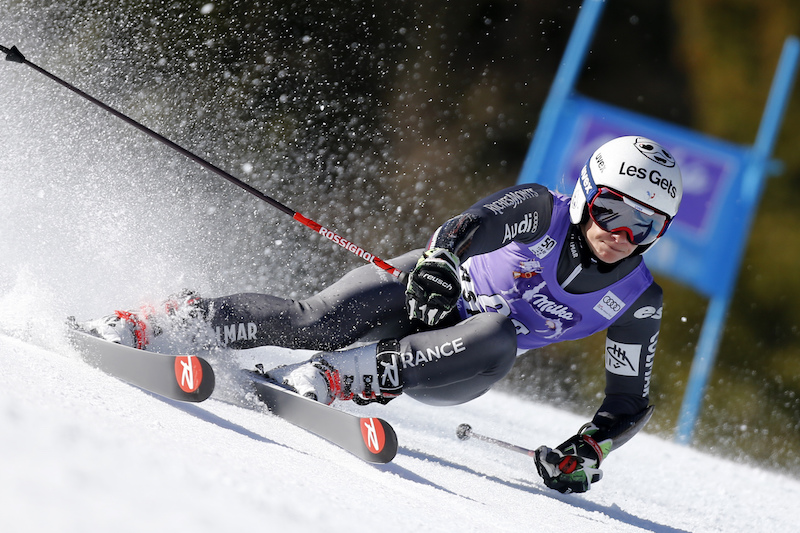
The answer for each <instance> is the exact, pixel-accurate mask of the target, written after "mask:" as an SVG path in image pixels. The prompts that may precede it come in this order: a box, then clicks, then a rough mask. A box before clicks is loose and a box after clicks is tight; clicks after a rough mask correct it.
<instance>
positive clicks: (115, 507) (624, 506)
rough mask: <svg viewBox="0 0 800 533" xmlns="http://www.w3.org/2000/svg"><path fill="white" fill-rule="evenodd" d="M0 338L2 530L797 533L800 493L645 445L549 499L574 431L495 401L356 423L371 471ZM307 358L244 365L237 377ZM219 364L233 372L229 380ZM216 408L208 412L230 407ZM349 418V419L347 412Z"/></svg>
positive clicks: (565, 418) (248, 420)
mask: <svg viewBox="0 0 800 533" xmlns="http://www.w3.org/2000/svg"><path fill="white" fill-rule="evenodd" d="M51 344H52V346H51V347H50V348H48V349H45V348H40V347H36V346H33V345H31V344H28V343H25V342H22V341H20V340H18V339H15V338H12V337H9V336H5V335H0V369H2V371H0V435H2V437H0V458H2V460H0V479H1V480H2V483H0V530H2V531H4V532H6V533H10V532H23V531H24V532H32V531H58V532H71V531H75V532H82V533H85V532H95V531H117V532H124V531H137V532H139V531H192V532H194V533H199V532H204V531H238V530H241V528H248V529H249V530H251V531H261V530H264V531H315V532H317V531H323V530H326V529H327V530H351V529H356V530H387V528H388V530H390V531H459V532H461V531H481V532H483V531H541V532H569V533H575V532H576V531H589V532H592V531H614V532H640V531H657V532H673V531H674V532H677V531H692V532H712V531H743V532H748V533H750V532H752V531H770V532H778V531H787V532H788V531H797V529H796V525H795V512H794V509H793V505H796V502H797V501H798V500H800V482H798V481H796V480H793V479H790V478H786V477H781V476H779V475H776V474H774V473H769V472H765V471H760V470H757V469H754V468H752V467H749V466H742V465H737V464H734V463H732V462H728V461H725V460H721V459H719V458H715V457H712V456H709V455H704V454H701V453H698V452H697V451H695V450H693V449H691V448H687V447H682V446H679V445H676V444H673V443H670V442H665V441H663V440H661V439H659V438H656V437H654V436H651V435H647V434H640V435H638V436H637V437H636V438H634V439H632V440H631V441H630V442H629V443H627V444H626V445H625V446H623V447H622V448H620V449H619V450H617V451H616V452H615V453H613V454H612V455H611V456H610V457H609V459H608V461H607V462H606V463H605V467H604V472H605V478H604V479H603V480H602V481H601V482H600V483H598V484H596V485H595V486H594V488H593V489H592V490H591V491H590V492H588V493H586V494H581V495H561V494H558V493H557V492H555V491H551V490H549V489H547V488H546V487H545V486H544V485H543V484H542V483H541V481H540V480H539V479H538V476H537V475H536V472H535V468H534V466H533V462H532V460H531V459H529V458H528V457H527V456H525V455H522V454H518V453H515V452H512V451H508V450H505V449H502V448H499V447H497V446H494V445H491V444H487V443H484V442H480V441H478V440H475V439H471V440H468V441H460V440H458V439H457V438H456V436H455V429H456V427H457V426H458V425H459V424H460V423H463V422H467V423H469V424H471V425H472V427H473V429H474V431H476V432H479V433H483V434H485V435H490V436H493V437H495V438H499V439H504V440H507V441H511V442H514V443H517V444H519V445H523V446H527V447H535V446H538V445H539V444H550V445H553V444H557V443H558V442H560V441H561V440H563V439H564V438H565V437H566V436H568V435H569V434H570V433H571V432H574V431H575V430H576V429H577V428H578V427H579V426H580V425H581V424H582V423H583V422H584V420H583V419H582V418H579V417H576V416H574V415H572V414H570V413H566V412H563V411H560V410H558V409H556V408H554V407H552V406H548V405H542V404H537V403H532V402H529V401H524V400H521V399H519V398H515V397H512V396H508V395H506V394H502V393H497V392H490V393H489V394H487V395H486V396H484V397H482V398H480V399H478V400H476V401H473V402H471V403H469V404H466V405H462V406H458V407H448V408H441V407H438V408H433V407H428V406H424V405H422V404H420V403H417V402H415V401H414V400H411V399H409V398H406V397H401V398H398V399H397V400H395V401H393V402H392V403H390V404H389V405H387V406H370V407H368V408H360V409H359V412H362V413H369V414H371V415H375V416H381V417H383V418H385V419H386V420H388V421H389V422H390V423H391V424H392V425H393V426H394V427H395V429H396V431H397V433H398V436H399V440H400V451H399V452H398V455H397V457H396V458H395V460H394V461H393V462H392V463H390V464H388V465H379V466H375V465H370V464H367V463H364V462H362V461H360V460H359V459H356V458H355V457H353V456H351V455H350V454H348V453H347V452H345V451H342V450H341V449H339V448H337V447H335V446H333V445H332V444H329V443H327V442H326V441H324V440H322V439H320V438H318V437H316V436H314V435H311V434H309V433H307V432H305V431H303V430H301V429H299V428H296V427H294V426H292V425H290V424H288V423H286V422H284V421H282V420H281V419H279V418H277V417H274V416H272V415H270V414H268V413H264V412H261V411H259V410H258V409H252V408H248V407H247V406H244V405H236V404H232V403H229V401H230V399H231V398H232V397H235V396H236V395H237V393H238V392H239V391H236V390H225V388H226V387H228V388H229V389H230V387H231V385H230V384H228V385H226V380H225V379H224V376H223V379H222V380H221V382H222V387H218V391H215V395H214V396H212V398H211V399H210V400H207V401H206V402H203V403H200V404H184V403H179V402H173V401H168V400H165V399H163V398H160V397H157V396H154V395H152V394H150V393H147V392H145V391H142V390H140V389H138V388H135V387H132V386H130V385H127V384H125V383H122V382H121V381H118V380H116V379H115V378H112V377H110V376H108V375H105V374H103V373H101V372H100V371H98V370H96V369H93V368H91V367H90V366H89V365H88V364H86V363H84V362H83V361H82V360H80V358H79V357H78V356H77V355H76V354H75V353H73V352H72V351H71V350H70V349H69V348H67V347H66V346H65V345H63V344H61V343H60V342H59V341H55V340H54V341H52V342H51ZM302 355H303V354H297V353H291V352H288V351H277V350H275V349H258V350H249V351H247V352H242V353H241V354H240V360H239V364H241V365H243V366H247V365H249V364H251V363H252V362H253V361H255V360H263V361H268V362H281V361H284V360H291V359H297V358H298V357H301V356H302ZM223 366H224V365H223ZM226 394H227V400H228V401H220V400H219V399H215V398H216V397H225V396H226ZM341 407H343V408H345V409H356V407H355V406H352V407H351V406H349V405H342V406H341Z"/></svg>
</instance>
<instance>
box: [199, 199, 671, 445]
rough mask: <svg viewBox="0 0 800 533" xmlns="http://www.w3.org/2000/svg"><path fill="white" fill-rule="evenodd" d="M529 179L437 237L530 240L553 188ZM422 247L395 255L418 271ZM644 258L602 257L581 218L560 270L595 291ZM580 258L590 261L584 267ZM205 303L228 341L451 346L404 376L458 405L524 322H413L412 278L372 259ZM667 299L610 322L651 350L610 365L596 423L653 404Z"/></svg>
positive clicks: (506, 352) (476, 249)
mask: <svg viewBox="0 0 800 533" xmlns="http://www.w3.org/2000/svg"><path fill="white" fill-rule="evenodd" d="M525 187H527V188H529V189H530V188H531V187H533V188H534V189H535V190H537V191H539V194H537V195H535V196H531V197H529V198H524V199H521V200H520V202H519V205H518V206H516V207H518V208H517V209H508V210H505V211H503V212H502V213H501V214H498V213H497V212H496V210H495V211H492V210H491V209H489V208H487V206H492V205H495V204H493V203H495V202H498V201H502V199H503V198H507V197H508V196H507V195H508V193H509V192H512V193H513V192H514V191H516V190H519V189H520V188H521V186H518V187H512V188H510V189H506V190H503V191H500V192H498V193H496V194H494V195H492V196H490V197H487V198H485V199H483V200H481V201H480V202H478V203H477V204H475V205H474V206H472V207H471V208H469V209H467V210H466V211H465V212H464V213H462V214H460V215H458V216H456V217H454V218H452V219H450V220H448V221H447V222H446V223H445V224H443V225H442V226H441V227H440V228H439V229H438V230H437V231H436V232H435V233H434V235H433V237H432V238H431V241H430V242H429V247H444V248H447V249H449V250H450V251H452V252H454V253H456V255H458V256H459V258H460V259H461V260H462V262H463V261H464V260H466V259H467V258H469V257H472V256H475V255H478V254H483V253H486V252H489V251H491V250H494V249H497V248H499V247H500V246H502V245H503V243H504V241H507V238H508V233H507V228H509V227H514V228H521V231H519V232H518V233H517V234H516V235H514V236H513V240H514V241H517V242H521V243H529V242H533V241H535V240H536V239H539V238H540V237H542V236H543V235H544V234H545V233H546V232H547V229H548V227H549V223H550V219H551V214H552V211H553V196H552V195H551V194H550V193H549V191H547V189H545V188H544V187H541V186H538V185H526V186H525ZM523 213H536V216H537V217H538V220H539V221H540V223H539V224H538V225H537V227H535V228H528V229H529V230H530V231H525V229H526V226H525V225H523V224H520V217H521V216H522V214H523ZM421 252H422V250H415V251H412V252H409V253H407V254H405V255H402V256H400V257H397V258H394V259H392V260H390V261H389V263H390V264H392V265H393V266H395V267H397V268H399V269H402V270H403V271H410V270H411V269H413V267H414V265H415V263H416V261H417V259H418V258H419V257H420V255H421ZM641 261H642V257H641V256H640V255H632V256H630V257H628V258H626V259H624V260H622V261H620V262H618V263H616V264H613V265H608V264H604V263H601V262H598V261H597V260H596V259H595V258H594V257H593V255H592V253H591V251H590V249H589V247H588V246H587V244H586V242H585V239H584V237H583V235H582V232H581V229H580V228H579V226H577V225H572V226H571V227H570V229H569V232H568V244H567V245H565V246H564V247H563V249H562V253H561V256H560V258H559V260H558V269H557V277H558V281H559V283H564V282H565V281H566V280H567V279H568V278H569V277H571V276H574V277H573V279H570V280H569V281H568V283H567V284H566V285H565V286H564V288H565V289H566V290H567V292H572V293H587V292H591V291H597V290H599V289H601V288H604V287H606V286H608V285H610V284H611V283H613V282H615V281H617V280H619V279H621V278H622V277H624V276H625V275H626V274H628V273H629V272H631V271H632V270H633V269H634V268H635V267H636V266H638V265H639V264H640V262H641ZM578 265H581V266H582V268H580V269H576V267H577V266H578ZM576 270H577V271H579V274H577V275H575V274H574V273H575V272H576ZM203 306H204V307H207V309H208V311H209V313H208V317H209V321H210V323H211V325H212V327H213V328H216V331H217V336H218V340H219V342H220V343H221V344H223V345H227V346H229V347H233V348H251V347H256V346H264V345H275V346H283V347H287V348H297V349H311V350H335V349H339V348H344V347H346V346H348V345H350V344H352V343H354V342H357V341H369V340H379V339H397V340H399V341H400V351H401V353H417V352H418V351H421V353H429V351H433V352H435V353H437V354H439V355H442V356H440V357H431V358H430V361H429V362H427V363H424V364H417V365H411V366H406V367H405V368H403V369H402V380H403V391H404V392H405V393H407V394H409V395H410V396H412V397H414V398H415V399H418V400H420V401H422V402H425V403H429V404H434V405H454V404H459V403H463V402H466V401H469V400H472V399H474V398H476V397H478V396H480V395H481V394H483V393H485V392H486V391H487V390H488V389H489V388H490V387H491V386H492V385H493V384H494V383H496V382H497V381H498V380H500V379H501V378H502V377H503V376H505V375H506V374H507V373H508V372H509V371H510V370H511V367H512V366H513V364H514V361H515V359H516V356H517V353H516V352H517V342H516V330H515V328H514V326H513V325H512V322H511V320H509V318H507V317H504V316H502V315H500V314H498V313H480V314H478V315H475V316H473V317H471V318H468V319H466V320H462V319H461V317H460V316H459V314H458V312H456V311H454V312H452V313H451V314H449V315H448V316H446V317H445V318H444V319H443V320H442V321H441V322H440V323H439V324H437V325H436V326H433V327H430V326H425V325H424V324H422V323H421V322H417V321H413V322H412V321H411V320H410V319H409V318H408V315H407V311H406V307H405V287H404V285H403V284H401V283H400V282H399V281H398V280H397V279H396V278H395V277H393V276H391V275H389V274H387V273H386V272H384V271H383V270H381V269H379V268H377V267H375V266H372V265H365V266H363V267H360V268H357V269H355V270H353V271H351V272H350V273H348V274H347V275H345V276H344V277H343V278H342V279H340V280H339V281H337V282H336V283H334V284H333V285H331V286H330V287H328V288H326V289H324V290H323V291H321V292H320V293H318V294H316V295H314V296H311V297H309V298H305V299H302V300H290V299H285V298H280V297H276V296H270V295H266V294H252V293H248V294H234V295H231V296H225V297H221V298H214V299H206V300H203ZM661 309H662V292H661V288H660V287H659V286H658V285H657V284H655V283H652V285H651V286H650V287H648V288H647V289H646V290H645V292H644V293H643V294H642V295H641V296H640V297H639V299H638V300H637V301H636V302H635V304H634V305H631V306H629V307H628V309H627V310H626V311H624V312H622V313H621V314H620V315H619V316H618V317H617V318H616V320H615V321H614V322H613V324H612V325H611V326H610V327H609V328H608V329H607V336H608V338H609V339H612V340H613V341H615V342H617V343H622V344H626V345H638V346H639V347H641V353H642V354H646V357H642V364H641V365H640V368H639V369H638V374H637V375H634V376H620V375H618V374H615V373H612V372H608V371H607V372H606V389H605V393H606V396H605V399H604V401H603V403H602V405H601V406H600V409H599V410H598V415H597V416H596V417H595V422H596V423H597V422H598V421H599V422H604V424H605V425H606V426H608V424H610V423H611V421H612V420H617V419H628V418H630V417H632V416H635V415H637V414H638V413H642V412H643V411H644V409H645V408H646V407H647V404H648V394H647V391H648V389H649V380H650V371H651V368H652V361H653V355H654V352H655V344H656V341H657V338H658V331H659V326H660V318H661ZM598 417H599V418H598ZM601 419H602V420H601ZM612 433H613V432H612Z"/></svg>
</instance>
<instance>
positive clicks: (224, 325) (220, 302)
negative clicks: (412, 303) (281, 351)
mask: <svg viewBox="0 0 800 533" xmlns="http://www.w3.org/2000/svg"><path fill="white" fill-rule="evenodd" d="M419 255H420V252H419V251H414V252H409V253H407V254H405V255H403V256H400V257H399V258H395V259H392V261H391V264H392V265H395V266H396V267H397V268H400V269H403V270H405V269H409V268H411V267H413V265H414V263H415V262H416V260H417V258H418V257H419ZM404 294H405V287H404V286H403V284H401V283H400V282H399V281H398V280H397V278H395V277H394V276H391V275H389V274H387V273H386V272H384V271H383V270H381V269H379V268H376V267H375V266H373V265H365V266H362V267H360V268H357V269H355V270H353V271H351V272H349V273H348V274H346V275H345V276H344V277H343V278H341V279H340V280H339V281H337V282H336V283H334V284H333V285H331V286H330V287H328V288H326V289H324V290H323V291H321V292H320V293H318V294H316V295H314V296H312V297H310V298H306V299H303V300H290V299H285V298H279V297H276V296H271V295H267V294H252V293H245V294H234V295H231V296H223V297H221V298H210V299H203V300H202V302H201V305H202V306H204V307H205V308H206V309H207V310H208V322H209V324H210V325H211V327H212V328H213V330H214V331H215V332H216V334H217V339H218V342H219V343H220V344H221V345H226V346H229V347H232V348H252V347H255V346H265V345H272V346H283V347H286V348H298V349H310V350H334V349H338V348H342V347H344V346H348V345H350V344H352V343H354V342H356V341H358V340H361V339H363V338H364V337H365V336H370V335H369V334H372V335H371V337H372V338H379V337H377V335H380V336H381V337H395V338H396V337H400V336H402V335H406V334H408V333H410V332H412V331H414V329H413V326H412V324H411V322H410V320H409V319H408V317H407V315H406V311H405V295H404Z"/></svg>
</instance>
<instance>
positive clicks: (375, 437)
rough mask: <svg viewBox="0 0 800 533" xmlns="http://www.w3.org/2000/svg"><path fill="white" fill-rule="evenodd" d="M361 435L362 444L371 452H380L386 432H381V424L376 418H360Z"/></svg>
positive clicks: (384, 441)
mask: <svg viewBox="0 0 800 533" xmlns="http://www.w3.org/2000/svg"><path fill="white" fill-rule="evenodd" d="M361 437H362V438H363V439H364V444H366V445H367V449H368V450H369V451H370V452H372V453H376V454H377V453H381V451H382V450H383V446H384V445H385V444H386V434H385V433H384V432H383V424H381V421H380V420H378V419H377V418H362V419H361Z"/></svg>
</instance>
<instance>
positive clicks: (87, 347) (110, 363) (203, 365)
mask: <svg viewBox="0 0 800 533" xmlns="http://www.w3.org/2000/svg"><path fill="white" fill-rule="evenodd" d="M67 338H68V340H69V342H70V344H71V345H72V346H73V347H74V348H75V349H76V350H77V351H78V353H80V355H81V357H82V358H83V360H84V361H86V362H87V363H89V364H90V365H92V366H94V367H96V368H99V369H100V370H102V371H103V372H105V373H107V374H110V375H112V376H114V377H116V378H118V379H120V380H122V381H124V382H126V383H130V384H131V385H135V386H137V387H139V388H142V389H145V390H147V391H150V392H152V393H155V394H158V395H159V396H164V397H165V398H170V399H173V400H179V401H183V402H202V401H203V400H205V399H207V398H208V397H209V396H211V393H212V392H213V391H214V381H215V378H214V370H213V369H212V368H211V365H210V364H209V363H208V361H206V360H205V359H202V358H200V357H197V356H195V355H166V354H160V353H153V352H146V351H144V350H137V349H136V348H131V347H128V346H123V345H121V344H115V343H113V342H109V341H107V340H105V339H102V338H100V337H96V336H94V335H91V334H89V333H86V332H84V331H81V330H79V329H75V327H74V326H73V327H70V328H68V329H67Z"/></svg>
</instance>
